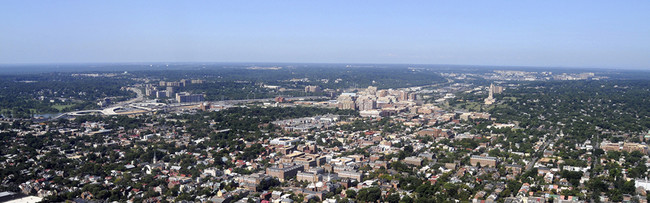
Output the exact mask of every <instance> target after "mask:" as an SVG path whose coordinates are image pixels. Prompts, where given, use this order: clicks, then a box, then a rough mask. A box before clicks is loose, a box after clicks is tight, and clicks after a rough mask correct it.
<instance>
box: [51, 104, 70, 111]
mask: <svg viewBox="0 0 650 203" xmlns="http://www.w3.org/2000/svg"><path fill="white" fill-rule="evenodd" d="M72 106H74V104H66V105H61V104H55V105H52V108H55V109H56V110H59V111H61V110H63V109H65V108H68V107H72Z"/></svg>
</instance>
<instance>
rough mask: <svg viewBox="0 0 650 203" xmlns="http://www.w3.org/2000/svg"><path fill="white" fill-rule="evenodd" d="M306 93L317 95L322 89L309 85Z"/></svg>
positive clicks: (306, 87)
mask: <svg viewBox="0 0 650 203" xmlns="http://www.w3.org/2000/svg"><path fill="white" fill-rule="evenodd" d="M305 92H314V93H317V92H320V87H319V86H315V85H308V86H305Z"/></svg>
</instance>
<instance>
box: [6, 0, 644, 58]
mask: <svg viewBox="0 0 650 203" xmlns="http://www.w3.org/2000/svg"><path fill="white" fill-rule="evenodd" d="M2 5H3V6H2V7H0V18H1V19H2V20H0V64H14V63H129V62H288V63H362V64H363V63H372V64H381V63H391V64H458V65H487V66H535V67H583V68H623V69H645V70H648V69H650V23H648V20H650V12H648V11H650V1H14V0H9V1H3V2H2Z"/></svg>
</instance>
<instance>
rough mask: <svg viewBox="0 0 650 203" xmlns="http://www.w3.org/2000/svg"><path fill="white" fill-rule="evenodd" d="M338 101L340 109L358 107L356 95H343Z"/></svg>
mask: <svg viewBox="0 0 650 203" xmlns="http://www.w3.org/2000/svg"><path fill="white" fill-rule="evenodd" d="M337 101H338V107H339V108H340V109H352V110H354V109H356V108H357V107H356V105H355V103H354V97H352V96H349V95H341V96H339V98H338V99H337Z"/></svg>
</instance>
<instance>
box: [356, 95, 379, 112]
mask: <svg viewBox="0 0 650 203" xmlns="http://www.w3.org/2000/svg"><path fill="white" fill-rule="evenodd" d="M356 105H357V107H358V109H359V110H360V111H365V110H372V109H375V108H377V101H375V100H374V99H373V98H369V97H364V98H359V99H357V102H356Z"/></svg>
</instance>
